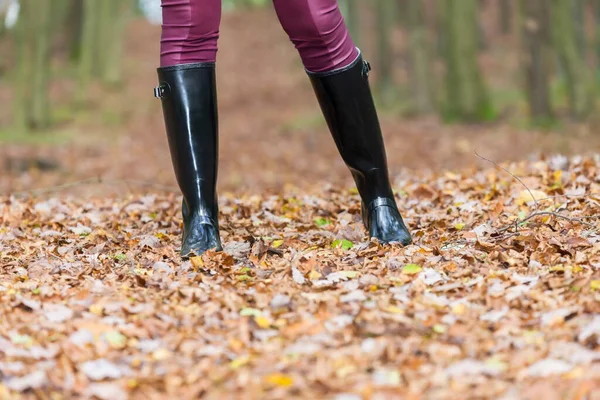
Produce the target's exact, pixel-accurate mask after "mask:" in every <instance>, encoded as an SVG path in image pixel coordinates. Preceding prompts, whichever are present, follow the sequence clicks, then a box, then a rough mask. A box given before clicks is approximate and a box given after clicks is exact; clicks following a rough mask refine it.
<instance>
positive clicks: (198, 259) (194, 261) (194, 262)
mask: <svg viewBox="0 0 600 400" xmlns="http://www.w3.org/2000/svg"><path fill="white" fill-rule="evenodd" d="M190 261H191V262H192V265H193V266H194V268H200V267H204V260H202V257H191V258H190Z"/></svg>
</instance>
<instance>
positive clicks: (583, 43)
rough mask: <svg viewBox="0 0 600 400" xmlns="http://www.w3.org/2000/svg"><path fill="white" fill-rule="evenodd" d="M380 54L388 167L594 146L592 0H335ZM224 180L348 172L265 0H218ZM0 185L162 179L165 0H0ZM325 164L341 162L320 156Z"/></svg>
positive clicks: (597, 57)
mask: <svg viewBox="0 0 600 400" xmlns="http://www.w3.org/2000/svg"><path fill="white" fill-rule="evenodd" d="M340 5H341V6H342V9H343V12H344V14H345V16H346V21H347V24H348V26H349V28H350V30H351V32H352V34H353V37H354V39H355V42H356V43H357V44H358V45H359V46H360V47H361V48H362V49H363V52H364V54H365V55H366V57H367V58H368V59H369V61H370V62H371V64H372V65H373V66H374V72H373V75H372V76H373V79H372V85H373V87H374V89H375V93H376V97H377V101H378V103H379V104H380V109H381V114H382V115H381V117H382V122H383V126H384V129H385V135H386V140H387V142H388V147H389V149H388V153H389V155H388V156H389V158H390V164H391V168H392V173H393V174H395V175H396V174H399V173H403V172H408V171H411V170H423V169H424V168H427V169H429V168H433V169H437V168H454V167H467V166H470V165H472V164H474V163H476V162H477V161H478V160H477V158H476V157H475V156H474V151H477V152H479V153H482V154H486V155H487V156H489V157H490V158H493V159H494V160H497V161H501V160H509V159H523V158H527V157H530V158H531V157H539V154H541V153H545V154H553V153H557V152H558V153H571V154H572V153H577V154H579V153H581V154H583V153H589V152H594V151H596V149H597V148H598V147H597V146H598V144H600V132H599V129H598V124H597V122H598V120H599V118H598V117H597V115H598V113H597V109H598V106H599V104H598V95H597V93H598V91H599V89H600V87H599V84H600V28H597V26H598V20H599V19H600V1H599V0H368V1H367V0H340ZM224 8H225V13H224V17H223V25H222V29H221V33H222V37H221V41H220V52H219V62H218V68H219V96H220V106H221V109H220V111H221V113H220V115H221V128H222V129H221V132H222V145H221V150H222V151H221V159H222V166H223V171H224V172H223V173H222V175H221V176H222V179H221V185H222V186H223V187H224V188H226V189H227V190H243V189H248V188H251V187H255V186H256V185H261V186H263V187H280V186H281V185H284V184H286V183H290V182H294V183H296V184H298V185H302V184H303V182H305V181H306V182H311V183H314V182H318V181H332V180H334V181H335V180H347V179H348V176H347V173H346V171H345V169H344V166H343V164H342V163H341V160H339V159H338V157H337V155H336V153H335V148H334V147H333V144H332V142H331V139H330V137H329V135H328V134H327V133H326V127H325V124H324V122H323V120H322V117H321V115H320V112H319V110H318V108H317V104H316V101H315V100H314V98H313V95H312V92H311V89H310V85H309V83H308V80H307V79H306V76H305V75H304V72H303V69H302V68H301V65H300V61H299V58H298V56H297V54H296V52H295V50H294V49H293V46H291V45H290V43H289V40H288V39H287V37H286V36H285V34H284V32H283V30H282V29H281V27H280V26H279V24H278V21H277V18H276V16H275V15H274V12H273V10H272V5H271V1H270V0H229V1H227V0H225V1H224ZM0 21H1V22H2V23H0V102H1V104H3V107H2V108H0V141H1V142H2V150H0V159H1V161H2V164H1V165H0V173H2V176H3V179H2V182H1V184H0V190H2V192H7V191H15V190H25V189H30V188H33V187H40V186H44V185H58V184H62V183H64V182H69V181H72V180H77V179H98V178H102V179H104V180H106V181H109V180H111V179H112V180H114V181H117V180H123V181H124V180H129V181H130V182H134V181H136V182H153V183H156V184H164V185H172V183H173V181H172V179H173V178H172V173H171V166H170V161H169V158H168V151H167V147H166V139H165V137H164V132H163V122H162V116H161V114H160V103H159V102H158V101H156V100H155V99H153V98H152V87H153V85H154V83H155V80H156V78H155V67H156V66H157V63H158V47H159V38H160V26H159V25H160V1H159V0H139V1H136V0H101V1H100V0H19V1H16V0H0ZM332 160H335V161H332Z"/></svg>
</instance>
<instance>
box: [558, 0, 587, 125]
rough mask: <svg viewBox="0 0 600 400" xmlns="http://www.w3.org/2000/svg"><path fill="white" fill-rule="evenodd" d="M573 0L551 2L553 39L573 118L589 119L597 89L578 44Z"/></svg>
mask: <svg viewBox="0 0 600 400" xmlns="http://www.w3.org/2000/svg"><path fill="white" fill-rule="evenodd" d="M571 11H572V8H571V0H551V22H552V28H553V29H552V38H553V42H554V46H555V49H556V52H557V54H558V56H559V60H560V63H561V66H562V69H563V71H564V76H565V79H566V83H567V87H568V93H569V108H570V112H571V116H572V117H573V118H575V119H577V120H581V119H584V118H585V117H587V116H588V115H589V114H590V113H591V112H592V110H593V108H594V85H593V82H592V79H591V74H590V71H589V69H588V67H587V66H586V63H585V59H584V57H583V55H582V54H581V51H580V50H579V47H578V42H577V32H576V29H575V26H574V24H573V18H572V15H573V14H572V12H571Z"/></svg>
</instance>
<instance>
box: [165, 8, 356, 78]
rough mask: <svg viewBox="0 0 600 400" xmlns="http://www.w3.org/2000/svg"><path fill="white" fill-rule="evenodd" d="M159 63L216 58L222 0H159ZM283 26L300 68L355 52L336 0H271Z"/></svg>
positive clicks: (343, 60) (330, 66) (331, 66)
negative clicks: (294, 47)
mask: <svg viewBox="0 0 600 400" xmlns="http://www.w3.org/2000/svg"><path fill="white" fill-rule="evenodd" d="M161 3H162V7H163V30H162V39H161V53H160V62H161V66H163V67H166V66H172V65H179V64H191V63H198V62H214V61H216V57H217V40H218V38H219V25H220V22H221V0H161ZM273 3H274V5H275V11H276V12H277V16H278V17H279V21H280V22H281V25H282V26H283V29H284V30H285V31H286V32H287V34H288V35H289V37H290V40H291V41H292V42H293V43H294V45H295V46H296V49H298V52H299V53H300V57H301V58H302V62H303V64H304V67H305V68H306V69H307V70H308V71H311V72H326V71H332V70H335V69H338V68H343V67H345V66H348V65H350V64H351V63H352V61H354V60H355V59H356V57H358V50H357V49H356V47H355V46H354V44H353V43H352V39H351V38H350V34H349V33H348V29H346V25H345V24H344V18H343V17H342V14H341V12H340V9H339V7H338V4H337V0H273Z"/></svg>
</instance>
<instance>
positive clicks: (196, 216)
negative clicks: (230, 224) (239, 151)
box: [154, 63, 222, 257]
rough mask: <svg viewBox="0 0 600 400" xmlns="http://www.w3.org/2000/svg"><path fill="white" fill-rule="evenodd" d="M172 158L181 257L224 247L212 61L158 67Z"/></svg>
mask: <svg viewBox="0 0 600 400" xmlns="http://www.w3.org/2000/svg"><path fill="white" fill-rule="evenodd" d="M158 79H159V86H158V87H157V88H155V90H154V92H155V93H154V94H155V96H156V97H157V98H159V99H161V101H162V107H163V114H164V118H165V125H166V130H167V137H168V139H169V148H170V150H171V159H172V161H173V167H174V169H175V175H176V177H177V183H178V184H179V188H180V189H181V192H182V194H183V205H182V213H183V240H182V246H181V256H182V257H191V256H194V255H196V256H199V255H201V254H202V253H204V252H205V251H206V250H209V249H216V250H222V247H221V239H220V237H219V223H218V215H219V208H218V202H217V190H216V185H217V169H218V149H219V140H218V113H217V90H216V77H215V63H198V64H184V65H176V66H172V67H162V68H158Z"/></svg>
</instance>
